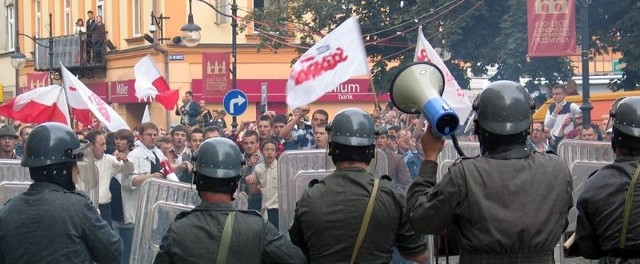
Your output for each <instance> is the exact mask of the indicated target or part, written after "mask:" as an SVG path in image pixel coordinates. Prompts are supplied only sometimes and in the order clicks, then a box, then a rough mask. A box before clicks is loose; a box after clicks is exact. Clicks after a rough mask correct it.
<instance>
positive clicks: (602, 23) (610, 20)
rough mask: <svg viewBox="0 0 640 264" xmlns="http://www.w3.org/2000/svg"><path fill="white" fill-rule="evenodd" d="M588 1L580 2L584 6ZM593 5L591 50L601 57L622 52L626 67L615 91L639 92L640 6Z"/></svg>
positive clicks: (629, 2)
mask: <svg viewBox="0 0 640 264" xmlns="http://www.w3.org/2000/svg"><path fill="white" fill-rule="evenodd" d="M583 2H584V0H580V4H582V3H583ZM588 2H589V30H590V32H591V35H592V36H593V38H592V42H591V47H592V48H593V50H594V52H596V53H598V54H602V53H608V52H611V51H613V52H620V53H621V54H622V58H621V59H620V61H621V62H623V63H624V64H626V65H625V67H624V68H623V71H622V72H623V73H622V78H621V79H618V80H613V81H612V83H611V89H612V90H614V91H616V90H635V89H638V84H639V83H640V31H639V30H638V28H640V2H639V1H637V0H601V1H588Z"/></svg>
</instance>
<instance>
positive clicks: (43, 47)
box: [34, 33, 107, 78]
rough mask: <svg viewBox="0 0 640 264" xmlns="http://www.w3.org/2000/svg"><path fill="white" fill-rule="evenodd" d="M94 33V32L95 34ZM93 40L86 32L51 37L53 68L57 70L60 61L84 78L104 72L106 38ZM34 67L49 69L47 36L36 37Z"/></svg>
mask: <svg viewBox="0 0 640 264" xmlns="http://www.w3.org/2000/svg"><path fill="white" fill-rule="evenodd" d="M95 34H96V33H94V35H95ZM103 39H104V41H96V42H93V41H91V40H90V39H88V38H87V35H86V33H80V34H75V35H67V36H60V37H54V38H53V70H54V71H57V72H59V70H60V63H59V62H62V64H63V65H64V66H65V67H66V68H67V69H69V70H70V71H72V72H74V73H75V74H78V75H82V77H84V78H91V77H93V75H94V74H96V73H100V72H102V73H104V71H105V69H106V67H107V61H106V58H105V55H106V48H107V45H106V42H107V40H106V38H103ZM36 42H37V43H38V44H37V45H35V48H36V49H35V54H34V59H35V62H34V69H35V70H36V71H49V65H50V64H49V48H48V47H49V38H36Z"/></svg>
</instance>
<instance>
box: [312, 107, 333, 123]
mask: <svg viewBox="0 0 640 264" xmlns="http://www.w3.org/2000/svg"><path fill="white" fill-rule="evenodd" d="M316 114H321V115H323V116H324V117H326V118H327V120H326V121H327V122H329V113H327V111H325V110H322V109H318V110H316V111H313V114H312V115H311V117H312V118H313V116H314V115H316Z"/></svg>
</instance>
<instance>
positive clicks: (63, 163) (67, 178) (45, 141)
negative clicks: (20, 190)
mask: <svg viewBox="0 0 640 264" xmlns="http://www.w3.org/2000/svg"><path fill="white" fill-rule="evenodd" d="M89 146H90V144H88V143H86V142H85V143H84V144H81V143H80V141H79V140H78V137H77V136H76V134H75V133H74V132H73V130H71V128H70V127H68V126H66V125H63V124H60V123H44V124H41V125H38V126H36V127H35V128H33V130H32V131H31V134H30V135H29V139H27V142H25V144H24V155H23V157H22V163H21V164H22V166H24V167H29V174H30V176H31V178H32V179H33V181H34V182H49V183H53V184H56V185H59V186H61V187H63V188H65V189H67V190H75V183H73V180H72V171H73V166H75V165H76V163H77V161H80V160H82V158H83V156H84V155H83V151H85V150H86V149H87V147H89Z"/></svg>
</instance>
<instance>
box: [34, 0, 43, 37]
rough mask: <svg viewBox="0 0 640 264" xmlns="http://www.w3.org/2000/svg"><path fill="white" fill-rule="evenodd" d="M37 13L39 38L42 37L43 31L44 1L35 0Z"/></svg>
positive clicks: (37, 35)
mask: <svg viewBox="0 0 640 264" xmlns="http://www.w3.org/2000/svg"><path fill="white" fill-rule="evenodd" d="M34 6H35V11H36V13H35V15H36V32H35V35H36V37H37V38H39V37H40V33H42V3H41V2H40V0H36V2H35V5H34Z"/></svg>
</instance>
